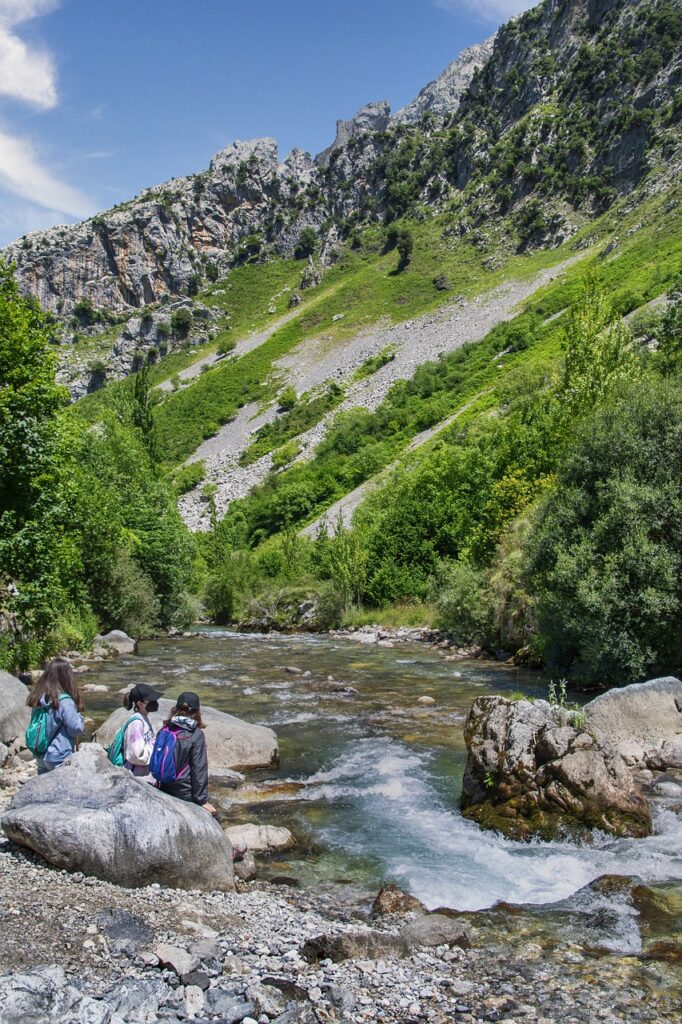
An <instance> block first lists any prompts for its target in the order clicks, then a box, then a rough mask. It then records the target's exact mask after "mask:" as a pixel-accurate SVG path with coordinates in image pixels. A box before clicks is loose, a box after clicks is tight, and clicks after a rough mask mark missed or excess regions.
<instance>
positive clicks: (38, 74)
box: [0, 0, 57, 110]
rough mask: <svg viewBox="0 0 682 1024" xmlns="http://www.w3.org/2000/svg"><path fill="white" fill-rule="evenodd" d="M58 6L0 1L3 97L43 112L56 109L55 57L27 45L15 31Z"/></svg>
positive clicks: (45, 0) (43, 0)
mask: <svg viewBox="0 0 682 1024" xmlns="http://www.w3.org/2000/svg"><path fill="white" fill-rule="evenodd" d="M56 6H57V0H0V96H9V97H11V98H12V99H16V100H22V101H23V102H24V103H30V104H32V105H33V106H36V107H40V109H41V110H50V109H51V108H52V107H54V106H56V104H57V76H56V72H55V66H54V61H53V60H52V57H51V55H50V54H49V53H48V52H47V51H46V50H41V49H38V48H37V47H29V46H27V44H26V43H25V42H24V41H23V39H20V38H19V36H18V35H17V34H16V33H15V31H14V29H15V28H16V27H17V26H18V25H21V24H23V23H24V22H26V21H30V20H31V19H33V18H36V17H38V16H39V15H42V14H48V13H49V12H50V11H52V10H54V9H55V7H56Z"/></svg>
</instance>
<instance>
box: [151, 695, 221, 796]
mask: <svg viewBox="0 0 682 1024" xmlns="http://www.w3.org/2000/svg"><path fill="white" fill-rule="evenodd" d="M164 725H165V727H166V728H167V729H170V730H172V731H173V732H174V733H175V748H174V757H175V782H159V783H158V786H159V789H161V790H163V792H164V793H170V795H171V796H176V797H178V799H179V800H187V801H189V802H190V803H195V804H199V805H200V806H201V807H203V808H204V810H206V811H208V812H209V814H215V813H216V809H215V807H214V806H213V804H210V803H209V802H208V755H207V753H206V739H205V737H204V733H203V730H204V729H205V726H204V723H203V721H202V718H201V704H200V701H199V697H198V696H197V694H196V693H193V692H192V691H191V690H187V691H186V692H185V693H181V694H180V696H179V697H178V699H177V702H176V704H175V707H174V708H173V710H172V711H171V713H170V717H169V718H168V720H167V721H166V722H164Z"/></svg>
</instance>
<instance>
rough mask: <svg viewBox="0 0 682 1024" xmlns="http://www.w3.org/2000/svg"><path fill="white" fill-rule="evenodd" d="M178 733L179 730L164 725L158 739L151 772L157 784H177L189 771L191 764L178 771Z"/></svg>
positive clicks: (151, 763) (150, 767) (155, 743)
mask: <svg viewBox="0 0 682 1024" xmlns="http://www.w3.org/2000/svg"><path fill="white" fill-rule="evenodd" d="M178 732H179V730H178V729H171V728H169V727H168V726H167V725H164V727H163V728H162V729H161V730H160V731H159V733H158V735H157V737H156V740H155V742H154V750H153V753H152V757H151V760H150V762H149V770H150V772H151V773H152V775H153V776H154V778H155V779H156V781H157V782H177V781H178V779H181V778H182V777H183V775H186V774H187V772H188V771H189V763H188V764H186V765H185V766H184V767H183V768H181V769H180V771H178V769H177V764H176V760H175V757H176V755H175V748H176V744H177V740H178Z"/></svg>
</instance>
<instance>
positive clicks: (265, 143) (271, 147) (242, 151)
mask: <svg viewBox="0 0 682 1024" xmlns="http://www.w3.org/2000/svg"><path fill="white" fill-rule="evenodd" d="M254 160H257V161H258V163H260V164H264V165H266V166H270V167H272V168H273V169H274V168H276V167H277V164H278V162H279V146H278V145H277V139H271V138H263V139H248V140H246V141H245V142H244V141H241V140H239V139H237V140H236V141H235V142H233V143H231V144H230V145H229V146H226V147H225V149H221V150H220V151H219V152H218V153H216V154H215V156H214V157H213V159H212V160H211V162H210V164H209V170H210V171H219V170H222V169H223V168H224V167H239V165H240V164H244V163H248V162H249V161H254Z"/></svg>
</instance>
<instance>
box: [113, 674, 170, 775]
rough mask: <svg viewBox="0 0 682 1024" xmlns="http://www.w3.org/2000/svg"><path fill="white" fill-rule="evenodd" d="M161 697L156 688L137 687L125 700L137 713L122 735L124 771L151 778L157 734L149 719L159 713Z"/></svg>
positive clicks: (141, 685)
mask: <svg viewBox="0 0 682 1024" xmlns="http://www.w3.org/2000/svg"><path fill="white" fill-rule="evenodd" d="M160 696H161V694H160V693H159V691H158V690H155V689H154V687H153V686H147V684H146V683H138V684H137V686H133V688H132V690H130V691H129V692H128V693H127V694H126V695H125V697H124V698H123V706H124V707H125V708H128V710H129V711H133V710H134V714H133V716H132V718H130V719H129V720H128V722H127V723H126V725H125V727H124V728H125V731H124V733H123V751H122V753H123V767H124V768H127V769H128V771H130V772H132V773H133V775H137V776H140V777H144V776H148V775H149V762H150V761H151V759H152V752H153V750H154V740H155V739H156V733H155V731H154V726H153V725H152V723H151V722H150V721H149V715H150V714H151V713H152V712H153V711H158V710H159V697H160Z"/></svg>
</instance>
